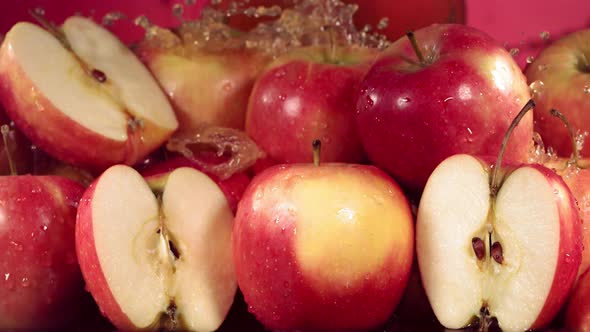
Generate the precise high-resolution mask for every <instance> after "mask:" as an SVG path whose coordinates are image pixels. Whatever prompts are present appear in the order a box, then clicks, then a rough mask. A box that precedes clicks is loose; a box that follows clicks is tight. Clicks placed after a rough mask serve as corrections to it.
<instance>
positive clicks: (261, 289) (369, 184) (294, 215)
mask: <svg viewBox="0 0 590 332" xmlns="http://www.w3.org/2000/svg"><path fill="white" fill-rule="evenodd" d="M307 189H309V192H307V191H306V190H307ZM335 193H336V194H335ZM338 193H340V194H338ZM331 195H333V196H331ZM326 196H328V197H326ZM351 202H352V203H351ZM354 202H356V203H354ZM348 204H350V205H348ZM355 204H356V205H355ZM347 209H350V210H347ZM326 211H329V212H326ZM343 211H346V212H347V213H352V215H354V218H355V219H352V221H349V222H350V223H347V219H346V217H345V216H346V214H345V215H344V217H343V216H342V215H340V217H343V219H342V218H340V219H339V218H338V217H336V218H332V216H333V214H334V213H335V214H337V215H338V214H340V213H342V212H343ZM326 213H327V214H326ZM310 217H311V218H310ZM413 248H414V228H413V222H412V217H411V212H410V208H409V204H408V202H407V200H406V198H405V197H404V196H403V194H402V192H401V190H400V189H399V187H398V186H397V185H396V184H395V183H394V182H393V181H392V180H391V179H390V178H389V177H388V176H387V175H385V173H383V172H382V171H380V170H378V169H377V168H374V167H372V166H359V165H343V164H326V166H319V167H315V166H310V165H280V166H275V167H272V168H270V169H268V170H266V171H264V172H263V173H261V174H259V175H258V176H256V177H255V178H254V179H253V182H252V183H251V184H250V186H249V187H248V189H247V190H246V193H245V194H244V197H243V199H242V200H241V201H240V203H239V206H238V213H237V216H236V221H235V224H234V229H233V250H234V261H235V265H236V273H237V276H238V285H239V287H240V289H241V291H242V293H243V294H244V298H245V300H246V303H247V304H248V305H249V310H250V312H252V313H253V314H254V315H255V316H256V317H257V318H258V319H259V320H260V321H261V322H262V323H263V324H264V325H265V326H266V327H267V328H270V329H280V330H285V329H286V330H336V331H338V330H340V331H341V330H350V329H352V330H356V329H368V328H373V327H377V326H379V325H381V324H383V323H384V322H385V321H386V320H387V319H388V317H389V316H390V315H391V314H392V312H393V311H394V309H395V307H396V306H397V304H398V303H399V301H400V298H401V296H402V293H403V291H404V289H405V286H406V284H407V281H408V277H409V273H410V268H411V264H412V258H413Z"/></svg>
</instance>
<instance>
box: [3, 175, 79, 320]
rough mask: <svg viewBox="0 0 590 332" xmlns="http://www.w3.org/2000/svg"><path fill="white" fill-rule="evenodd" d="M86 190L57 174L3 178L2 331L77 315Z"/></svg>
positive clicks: (69, 318)
mask: <svg viewBox="0 0 590 332" xmlns="http://www.w3.org/2000/svg"><path fill="white" fill-rule="evenodd" d="M83 191H84V188H83V187H82V186H81V185H80V184H78V183H76V182H74V181H70V180H68V179H65V178H61V177H56V176H30V175H23V176H3V177H0V273H1V275H0V329H32V328H54V327H59V326H63V324H64V323H66V322H67V321H69V320H71V318H73V317H75V316H76V313H77V308H78V302H79V301H80V299H81V296H82V294H83V293H84V284H83V281H82V276H81V274H80V269H79V267H78V263H77V260H76V248H75V241H74V228H75V221H76V208H77V206H78V200H79V199H80V197H81V196H82V193H83Z"/></svg>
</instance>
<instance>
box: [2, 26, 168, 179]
mask: <svg viewBox="0 0 590 332" xmlns="http://www.w3.org/2000/svg"><path fill="white" fill-rule="evenodd" d="M60 31H62V32H63V36H62V38H63V39H64V40H63V41H60V40H59V39H58V38H57V37H56V36H54V35H52V34H51V33H50V32H48V31H46V30H44V29H42V28H40V27H39V26H37V25H34V24H31V23H18V24H16V25H15V26H14V27H13V28H12V29H11V30H10V31H9V32H8V33H7V34H6V38H5V40H4V42H3V44H2V47H1V48H0V101H1V102H2V104H3V105H4V107H5V109H6V112H7V114H8V115H9V116H10V117H11V118H12V119H13V120H14V121H15V123H16V125H17V126H18V127H19V128H20V129H21V130H22V131H23V132H24V134H25V135H26V136H28V137H29V138H30V139H31V141H33V143H34V144H36V145H37V146H39V147H41V148H42V149H43V150H44V151H46V152H48V153H49V154H51V155H53V156H54V157H56V158H57V159H60V160H62V161H65V162H69V163H72V164H76V165H79V166H85V167H91V168H94V169H104V168H106V167H108V166H111V165H113V164H116V163H126V164H133V163H135V162H137V161H139V160H140V159H141V158H143V157H144V156H145V155H147V154H148V153H149V152H151V151H152V150H154V149H156V148H157V147H158V146H160V145H161V144H162V143H163V142H164V141H165V140H166V139H168V137H169V136H170V135H171V134H172V133H173V132H174V130H175V129H176V128H177V127H178V122H177V120H176V117H175V115H174V112H173V110H172V107H171V106H170V103H169V102H168V100H167V98H166V95H165V94H164V93H163V92H162V91H161V89H160V87H159V86H158V84H157V82H156V81H155V79H154V78H153V77H152V76H151V74H150V73H149V71H148V70H147V69H146V68H145V67H144V66H143V64H142V63H141V62H140V61H139V60H138V59H137V57H136V56H135V55H134V54H133V53H132V52H131V51H130V50H129V49H128V48H127V47H126V46H125V45H124V44H122V43H121V41H119V40H118V39H117V37H115V36H114V35H112V34H111V33H110V32H109V31H107V30H106V29H104V28H102V27H101V26H99V25H97V24H96V23H94V22H93V21H91V20H89V19H86V18H82V17H71V18H69V19H67V20H66V21H65V22H64V24H63V26H62V28H61V30H60Z"/></svg>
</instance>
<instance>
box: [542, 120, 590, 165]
mask: <svg viewBox="0 0 590 332" xmlns="http://www.w3.org/2000/svg"><path fill="white" fill-rule="evenodd" d="M549 113H550V114H551V115H552V116H554V117H556V118H558V119H559V120H561V122H563V124H564V125H565V127H566V128H567V131H568V133H569V135H570V140H571V142H572V157H571V158H570V159H569V160H568V161H567V164H566V167H567V165H575V166H576V167H578V168H584V167H582V166H581V165H580V164H579V160H580V149H579V148H578V144H577V143H576V137H575V135H574V128H573V127H572V125H571V123H570V122H569V121H568V119H567V118H566V117H565V115H563V113H561V112H560V111H558V110H556V109H551V111H549Z"/></svg>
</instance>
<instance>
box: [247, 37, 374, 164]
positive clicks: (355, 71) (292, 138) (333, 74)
mask: <svg viewBox="0 0 590 332" xmlns="http://www.w3.org/2000/svg"><path fill="white" fill-rule="evenodd" d="M375 55H376V51H375V50H373V49H368V48H359V47H352V46H351V47H339V46H334V47H328V46H325V47H308V48H300V49H294V50H291V51H290V52H289V53H287V54H285V55H283V56H282V57H280V58H279V59H277V60H276V61H275V62H274V63H273V64H271V65H270V67H269V69H268V70H266V71H265V73H263V74H262V75H261V76H260V78H259V79H258V80H257V81H256V84H255V86H254V89H253V90H252V94H251V95H250V101H249V103H248V113H247V117H246V132H247V133H248V134H249V135H250V137H252V139H254V141H255V142H256V144H258V146H259V147H260V148H261V149H262V150H264V151H265V152H266V153H267V155H268V157H270V158H271V159H273V160H275V161H276V162H278V163H295V162H311V161H312V153H311V151H310V149H309V145H310V143H311V142H312V141H313V140H314V139H320V140H321V141H322V143H323V146H322V149H323V151H322V158H323V159H324V160H325V161H326V162H334V161H336V162H351V163H354V162H357V163H358V162H361V161H363V157H364V152H363V148H362V146H361V142H360V138H359V137H358V134H357V131H356V128H355V120H354V108H355V101H356V99H355V96H356V93H357V88H358V85H359V83H360V81H361V79H362V76H363V75H364V73H365V71H366V70H367V68H368V66H369V64H370V61H372V59H374V57H375Z"/></svg>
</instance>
